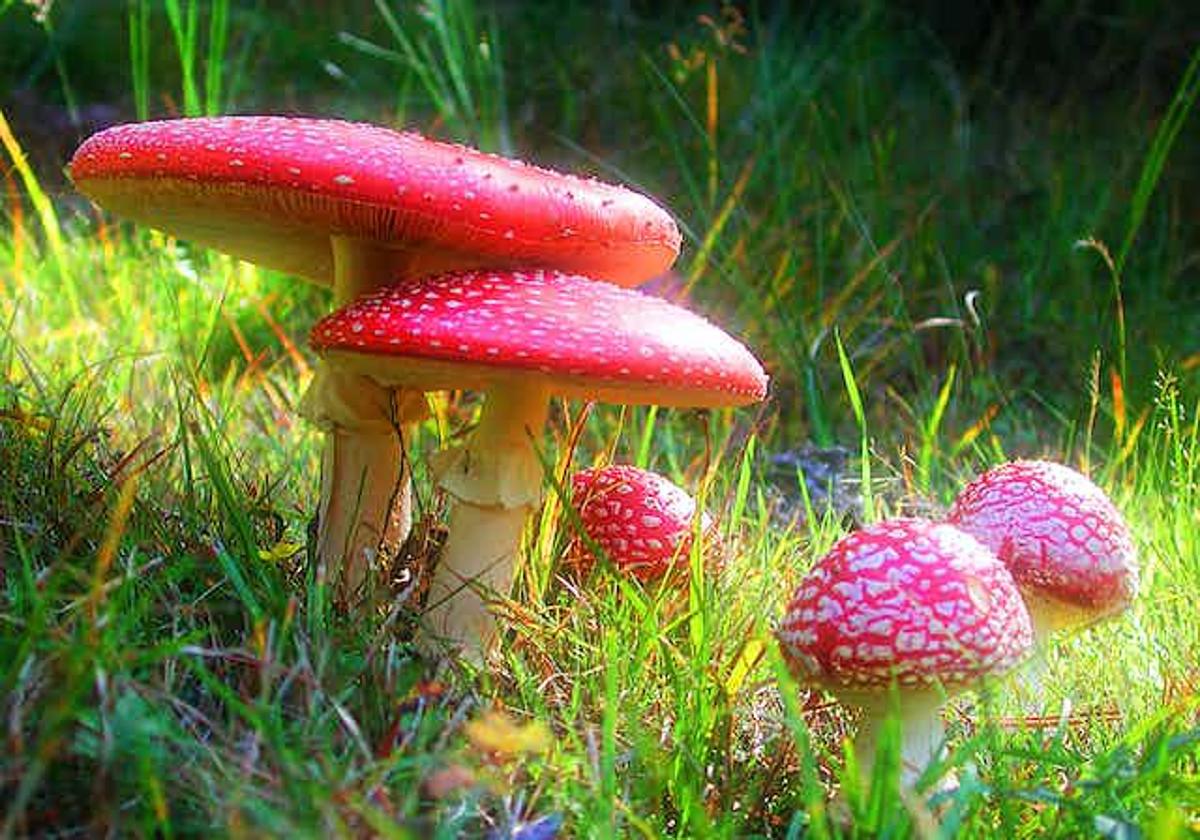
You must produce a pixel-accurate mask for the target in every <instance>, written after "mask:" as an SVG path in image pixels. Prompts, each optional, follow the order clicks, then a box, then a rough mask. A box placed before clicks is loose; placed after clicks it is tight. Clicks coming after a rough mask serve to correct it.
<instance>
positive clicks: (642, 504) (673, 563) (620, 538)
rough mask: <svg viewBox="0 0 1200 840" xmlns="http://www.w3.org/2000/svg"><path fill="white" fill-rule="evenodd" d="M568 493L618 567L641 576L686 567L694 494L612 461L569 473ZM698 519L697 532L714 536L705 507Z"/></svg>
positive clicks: (595, 539)
mask: <svg viewBox="0 0 1200 840" xmlns="http://www.w3.org/2000/svg"><path fill="white" fill-rule="evenodd" d="M571 498H572V504H573V505H574V507H575V511H576V513H577V514H578V515H579V519H580V523H581V524H582V526H583V530H584V533H586V534H587V536H588V537H589V538H590V539H591V540H592V541H593V542H594V543H595V544H596V545H597V546H598V547H599V548H600V549H602V550H603V551H604V553H605V554H606V555H607V556H608V558H609V559H610V560H611V561H612V562H613V564H614V565H615V566H616V567H617V568H618V569H619V570H621V571H622V572H626V573H628V574H630V575H632V576H633V577H635V578H637V579H638V580H640V581H643V582H645V581H651V580H657V579H659V578H661V577H663V576H665V575H667V574H671V573H676V574H677V573H678V572H679V571H680V570H681V569H686V568H687V563H688V554H689V552H690V551H691V549H692V541H693V537H694V534H695V528H696V524H697V523H696V521H695V520H696V500H695V499H693V498H692V497H691V495H690V494H689V493H688V492H687V491H686V490H684V489H683V488H682V487H680V486H679V485H677V484H675V483H673V482H671V481H670V480H668V479H667V478H665V477H663V476H661V475H659V474H658V473H656V472H651V471H650V470H643V469H640V468H638V467H634V466H626V465H618V464H612V465H609V466H607V467H599V468H596V469H587V470H580V471H579V472H577V473H575V475H573V476H572V477H571ZM699 525H700V531H701V533H702V534H706V535H707V534H711V535H712V536H713V537H715V536H716V535H715V533H713V532H714V531H715V529H714V527H713V520H712V517H711V516H709V515H708V514H707V513H703V514H701V519H700V523H699ZM584 551H586V549H584Z"/></svg>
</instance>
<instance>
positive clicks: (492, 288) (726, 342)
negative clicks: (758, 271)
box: [309, 269, 767, 407]
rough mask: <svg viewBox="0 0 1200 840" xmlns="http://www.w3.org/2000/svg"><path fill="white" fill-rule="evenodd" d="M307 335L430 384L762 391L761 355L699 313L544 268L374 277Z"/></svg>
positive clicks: (670, 393) (569, 390) (416, 383)
mask: <svg viewBox="0 0 1200 840" xmlns="http://www.w3.org/2000/svg"><path fill="white" fill-rule="evenodd" d="M309 340H310V342H311V344H312V346H313V348H314V349H315V350H316V351H317V352H318V353H320V354H321V355H323V356H325V357H326V358H328V359H330V360H332V361H334V362H335V363H336V364H337V365H338V366H339V367H341V368H343V369H348V370H353V371H354V372H357V373H362V374H365V375H368V376H371V377H373V378H374V379H376V381H379V382H380V383H382V384H385V385H395V386H404V387H409V388H416V389H420V390H425V391H435V390H443V389H450V388H474V389H480V390H483V389H488V388H493V387H500V386H503V385H504V384H505V383H510V382H516V381H522V382H525V383H531V382H539V381H540V382H541V383H542V384H544V385H545V387H547V388H548V389H549V391H550V392H551V393H554V394H558V395H561V396H568V397H578V398H582V399H593V400H600V401H604V402H617V403H630V404H650V405H668V406H695V407H702V406H729V405H744V404H747V403H752V402H757V401H758V400H761V399H762V398H763V397H764V396H766V392H767V376H766V374H765V373H764V372H763V369H762V366H761V365H760V364H759V363H758V360H757V359H755V358H754V356H753V355H751V353H750V351H749V350H747V349H746V348H745V346H743V345H742V344H741V343H740V342H738V341H737V340H736V339H734V338H732V337H730V336H729V335H728V334H726V333H725V332H724V331H722V330H721V329H720V328H719V327H716V326H714V325H713V324H711V323H709V322H708V321H706V320H705V319H703V318H701V317H700V316H699V315H696V314H694V313H691V312H688V311H687V310H686V309H682V308H680V307H678V306H675V305H674V304H671V303H667V302H666V301H664V300H660V299H659V298H654V297H650V296H648V295H644V294H642V293H640V292H637V291H634V290H632V289H623V288H620V287H618V286H614V285H611V284H609V283H596V282H594V281H592V280H590V279H589V278H587V277H580V276H578V275H573V274H564V273H562V272H558V271H550V270H541V269H537V270H531V271H462V272H452V273H448V274H442V275H438V276H434V277H424V278H421V279H419V280H415V281H413V282H411V283H405V284H404V285H401V286H391V287H385V288H381V289H379V290H377V291H375V292H373V293H371V294H368V295H366V296H364V297H362V298H359V299H358V300H357V301H355V302H354V303H352V304H350V305H349V306H346V307H343V308H342V309H340V310H338V311H337V312H334V313H333V314H331V315H327V316H326V317H324V318H322V319H321V320H320V321H318V322H317V324H316V326H314V327H313V329H312V332H311V334H310V336H309Z"/></svg>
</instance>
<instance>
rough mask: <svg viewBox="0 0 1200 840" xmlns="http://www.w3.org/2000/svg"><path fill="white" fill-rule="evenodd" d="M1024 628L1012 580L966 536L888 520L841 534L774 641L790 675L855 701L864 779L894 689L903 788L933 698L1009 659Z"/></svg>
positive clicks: (933, 750) (1021, 649)
mask: <svg viewBox="0 0 1200 840" xmlns="http://www.w3.org/2000/svg"><path fill="white" fill-rule="evenodd" d="M1031 633H1032V631H1031V628H1030V623H1029V614H1028V612H1027V611H1026V609H1025V605H1024V603H1022V601H1021V596H1020V593H1019V592H1018V591H1017V587H1016V583H1015V582H1014V581H1013V578H1012V575H1010V574H1009V572H1008V570H1007V569H1006V568H1005V567H1004V565H1003V564H1002V563H1001V562H1000V561H999V560H997V559H996V557H995V555H993V554H992V553H991V552H990V551H988V550H987V549H986V548H985V547H984V546H982V545H981V544H980V543H979V542H978V541H977V540H976V539H975V538H974V537H971V536H970V535H969V534H966V533H964V532H962V531H959V530H958V529H957V528H954V527H952V526H950V525H946V524H944V523H934V522H930V521H928V520H924V519H893V520H890V521H884V522H877V523H875V524H872V525H868V526H867V527H865V528H863V529H861V530H859V531H856V532H854V533H851V534H849V535H847V536H845V537H843V538H842V539H841V540H839V541H838V542H837V543H836V544H834V546H833V548H832V549H831V550H830V551H829V553H828V554H826V555H825V556H824V557H822V558H821V559H820V560H818V561H817V563H816V565H814V566H813V568H812V569H811V570H810V571H809V572H808V574H807V575H806V576H805V577H804V579H803V580H802V581H801V583H800V585H799V587H798V588H797V590H796V593H795V595H794V596H793V598H792V601H791V603H790V605H789V606H788V608H787V614H786V615H785V616H784V619H783V621H782V623H781V624H780V627H779V630H778V631H777V636H778V639H779V642H780V646H781V649H782V651H783V654H784V657H785V659H786V660H787V662H788V664H789V666H790V668H791V670H792V672H793V673H794V674H795V675H796V677H797V679H798V680H800V681H801V682H805V683H810V684H815V685H818V686H821V687H823V688H824V689H826V690H827V691H829V692H830V693H831V694H833V695H834V696H835V697H837V698H838V699H839V700H841V701H843V702H845V703H848V704H851V705H855V706H858V707H860V708H862V710H863V721H862V724H861V729H860V732H859V734H858V737H857V738H856V739H855V745H856V754H857V756H858V758H859V761H860V767H861V768H862V772H863V775H864V778H866V779H869V778H870V777H871V775H872V772H873V770H872V768H873V764H874V761H875V752H876V747H877V743H878V739H879V733H880V731H881V727H882V725H883V722H884V721H885V720H886V719H887V716H888V712H889V708H888V706H889V702H888V701H889V692H890V691H891V687H892V686H893V685H894V686H895V689H896V692H897V694H898V699H899V709H898V713H899V717H900V725H901V743H900V757H901V762H902V767H901V782H902V784H903V786H904V788H905V789H906V790H911V789H912V787H913V786H914V785H915V783H916V781H917V779H918V778H919V777H920V775H921V773H922V772H923V771H924V770H925V768H926V766H928V764H929V763H930V762H931V761H932V760H933V759H934V758H935V757H936V756H937V753H938V750H939V749H940V746H941V743H942V740H943V738H944V734H943V729H942V723H941V718H940V715H939V712H938V709H939V707H940V706H941V704H942V702H943V700H944V699H945V698H946V697H947V696H948V695H950V694H953V693H955V692H957V691H960V690H962V689H964V688H966V687H968V686H970V685H972V684H974V683H976V682H977V681H979V680H980V679H981V678H982V677H985V676H987V675H990V674H998V673H1000V672H1002V671H1005V670H1007V669H1008V668H1010V667H1011V666H1012V665H1014V664H1016V663H1017V661H1018V660H1020V659H1021V658H1022V657H1023V656H1024V655H1025V654H1026V653H1027V652H1028V650H1029V647H1030V644H1031V638H1032V636H1031Z"/></svg>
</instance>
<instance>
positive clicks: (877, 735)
mask: <svg viewBox="0 0 1200 840" xmlns="http://www.w3.org/2000/svg"><path fill="white" fill-rule="evenodd" d="M944 702H945V695H943V694H942V693H941V692H939V691H936V690H928V691H921V692H915V693H902V694H901V695H900V698H899V703H898V705H895V706H893V704H890V703H888V702H887V699H886V698H878V697H876V698H871V699H869V700H868V699H862V698H859V702H858V703H857V705H859V706H861V707H862V709H863V718H862V723H861V724H860V725H859V731H858V736H857V737H856V738H855V739H854V750H855V757H856V758H857V760H858V769H859V780H860V782H861V783H862V785H863V786H864V787H867V786H869V785H870V784H871V782H872V781H873V779H874V778H875V772H876V771H875V765H876V763H877V760H878V757H879V755H878V754H879V748H880V746H881V741H882V739H883V737H884V733H885V728H886V725H887V722H888V719H889V716H894V717H895V718H896V720H897V722H898V723H899V737H900V743H899V758H900V768H899V770H900V789H901V791H904V792H912V791H914V790H916V787H917V782H918V781H919V780H920V778H921V776H922V775H923V774H924V773H925V770H926V769H927V768H928V767H929V766H930V765H931V764H933V763H934V761H936V760H937V759H939V758H941V756H942V753H943V748H944V744H945V740H946V731H945V728H944V727H943V726H942V717H941V707H942V704H943V703H944ZM947 782H948V783H949V785H950V786H953V785H954V781H953V779H950V780H945V779H944V780H942V783H941V785H939V786H938V787H939V789H940V788H941V787H943V786H946V784H947Z"/></svg>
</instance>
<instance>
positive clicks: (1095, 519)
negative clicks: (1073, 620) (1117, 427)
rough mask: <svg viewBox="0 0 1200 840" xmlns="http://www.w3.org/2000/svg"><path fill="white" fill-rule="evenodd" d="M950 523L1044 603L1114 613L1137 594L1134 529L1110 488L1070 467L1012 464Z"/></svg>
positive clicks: (958, 506)
mask: <svg viewBox="0 0 1200 840" xmlns="http://www.w3.org/2000/svg"><path fill="white" fill-rule="evenodd" d="M947 520H948V521H950V522H952V523H954V524H955V525H957V526H958V527H959V528H962V529H963V530H965V531H968V532H970V533H971V534H972V535H974V536H975V538H976V539H978V540H979V541H980V542H982V543H983V544H984V545H986V546H988V548H990V549H991V550H992V551H994V552H995V553H996V555H997V556H998V557H999V558H1000V559H1001V561H1003V562H1004V563H1005V565H1007V566H1008V568H1009V570H1010V571H1011V572H1012V574H1013V577H1015V578H1016V579H1017V583H1019V584H1020V585H1021V586H1023V587H1027V588H1029V589H1030V590H1033V591H1035V592H1037V593H1039V594H1041V595H1042V596H1043V597H1047V598H1051V599H1053V600H1057V601H1062V602H1065V603H1067V604H1071V605H1074V606H1077V607H1081V608H1084V609H1086V610H1088V611H1089V612H1095V613H1100V614H1107V613H1109V612H1115V611H1119V610H1121V609H1124V608H1125V607H1126V606H1128V605H1129V604H1130V603H1131V602H1132V600H1133V597H1134V595H1135V593H1136V592H1137V553H1136V550H1135V549H1134V546H1133V538H1132V536H1131V534H1130V532H1129V526H1128V525H1127V524H1126V523H1125V520H1124V518H1123V517H1122V516H1121V514H1120V512H1119V511H1118V510H1117V509H1116V507H1114V506H1113V503H1112V502H1111V501H1110V500H1109V498H1108V496H1106V495H1105V493H1104V491H1103V490H1101V489H1100V488H1099V487H1097V486H1096V485H1095V484H1093V483H1092V482H1091V480H1089V479H1088V478H1087V477H1086V476H1084V475H1083V474H1082V473H1079V472H1076V471H1075V470H1073V469H1071V468H1070V467H1067V466H1064V465H1063V464H1056V463H1053V462H1050V461H1012V462H1010V463H1007V464H1002V465H1000V466H998V467H995V468H993V469H991V470H988V471H987V472H985V473H983V474H982V475H980V476H979V477H978V478H976V479H975V480H974V481H972V482H971V483H970V484H969V485H967V487H966V488H965V489H964V490H963V491H962V492H961V493H960V494H959V495H958V498H957V499H955V500H954V504H953V506H952V507H951V509H950V513H949V515H948V516H947Z"/></svg>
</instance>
